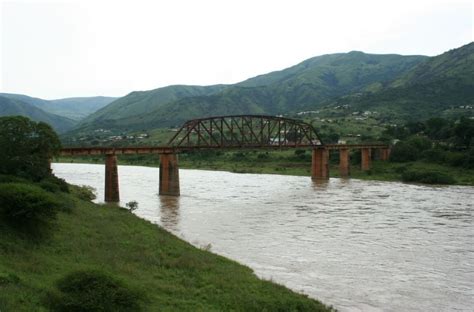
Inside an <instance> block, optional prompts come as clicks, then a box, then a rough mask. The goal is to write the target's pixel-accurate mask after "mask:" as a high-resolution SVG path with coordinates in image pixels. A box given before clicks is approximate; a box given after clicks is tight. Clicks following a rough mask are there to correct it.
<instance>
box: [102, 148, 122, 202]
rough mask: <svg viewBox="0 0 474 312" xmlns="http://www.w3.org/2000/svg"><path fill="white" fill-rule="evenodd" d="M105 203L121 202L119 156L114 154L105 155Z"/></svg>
mask: <svg viewBox="0 0 474 312" xmlns="http://www.w3.org/2000/svg"><path fill="white" fill-rule="evenodd" d="M105 201H106V202H114V203H116V202H119V201H120V193H119V182H118V169H117V156H115V155H114V154H106V155H105Z"/></svg>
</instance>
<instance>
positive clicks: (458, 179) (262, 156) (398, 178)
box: [55, 151, 474, 186]
mask: <svg viewBox="0 0 474 312" xmlns="http://www.w3.org/2000/svg"><path fill="white" fill-rule="evenodd" d="M356 155H357V154H356ZM336 156H337V154H336ZM55 161H56V162H64V163H92V164H103V163H104V160H103V158H102V157H100V156H91V157H74V158H71V157H60V158H58V159H56V160H55ZM118 162H119V164H120V165H139V166H150V167H159V157H157V156H152V155H121V156H120V157H118ZM179 165H180V168H183V169H201V170H216V171H229V172H235V173H264V174H283V175H295V176H310V175H311V157H310V155H309V153H300V154H297V153H295V152H294V151H279V152H246V153H241V152H238V153H212V154H209V153H196V154H188V155H186V154H183V155H180V158H179ZM407 171H414V172H423V173H426V172H436V173H440V174H442V175H443V176H448V177H450V178H452V179H450V180H449V181H445V182H444V184H450V185H470V186H474V170H472V169H470V170H468V169H464V168H460V167H452V166H445V165H439V164H433V163H427V162H422V161H413V162H404V163H393V162H390V161H380V160H375V161H373V162H372V168H371V170H369V171H362V170H360V161H359V159H357V157H353V163H352V164H351V174H350V177H351V178H354V179H361V180H376V181H394V182H403V181H404V179H403V173H405V172H407ZM329 173H330V176H331V177H340V176H339V168H338V159H337V157H336V158H331V163H330V169H329Z"/></svg>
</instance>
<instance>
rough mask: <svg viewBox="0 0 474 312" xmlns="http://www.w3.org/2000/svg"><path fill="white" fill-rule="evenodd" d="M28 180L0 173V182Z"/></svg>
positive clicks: (22, 181) (26, 181) (24, 181)
mask: <svg viewBox="0 0 474 312" xmlns="http://www.w3.org/2000/svg"><path fill="white" fill-rule="evenodd" d="M28 182H29V181H28V180H26V179H23V178H19V177H15V176H12V175H5V174H0V183H28Z"/></svg>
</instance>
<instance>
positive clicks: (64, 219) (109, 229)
mask: <svg viewBox="0 0 474 312" xmlns="http://www.w3.org/2000/svg"><path fill="white" fill-rule="evenodd" d="M75 193H78V188H74V191H73V192H72V193H71V194H62V195H61V198H62V200H63V201H64V202H68V203H69V206H74V208H72V209H69V211H63V212H60V213H59V214H58V216H57V220H56V221H55V223H54V224H53V227H52V229H51V231H50V235H49V236H48V237H46V238H44V239H42V240H36V239H35V240H32V239H31V238H28V237H26V236H23V235H21V234H19V233H17V232H15V231H11V230H10V229H9V228H8V227H7V226H6V225H2V223H1V222H0V254H1V257H0V311H2V312H7V311H14V312H18V311H47V310H48V309H47V308H46V306H45V301H46V299H47V297H48V294H49V293H50V292H54V288H55V284H56V282H57V281H58V280H59V279H61V278H62V277H64V276H65V275H66V274H68V273H70V272H74V271H80V270H99V271H103V272H105V273H107V274H109V275H112V276H113V277H115V278H117V279H119V280H121V281H123V282H124V283H125V284H126V285H127V286H128V287H130V288H131V289H133V290H135V291H137V292H139V293H140V294H142V295H143V298H144V299H143V301H142V303H141V305H142V309H143V310H144V311H228V310H234V311H329V310H330V309H329V308H327V307H325V306H323V305H322V304H320V303H319V302H317V301H315V300H312V299H309V298H307V297H306V296H303V295H299V294H296V293H294V292H292V291H290V290H288V289H287V288H285V287H283V286H279V285H277V284H274V283H272V282H269V281H263V280H260V279H258V278H257V277H256V276H255V275H254V274H253V272H252V270H251V269H249V268H247V267H245V266H243V265H240V264H238V263H236V262H234V261H231V260H229V259H226V258H224V257H221V256H218V255H215V254H213V253H211V252H208V251H205V250H200V249H197V248H195V247H193V246H191V245H190V244H188V243H186V242H184V241H182V240H180V239H178V238H177V237H175V236H173V235H172V234H170V233H168V232H166V231H165V230H163V229H161V228H159V227H158V226H156V225H154V224H151V223H150V222H147V221H145V220H142V219H140V218H138V217H136V216H135V215H133V214H132V213H130V212H129V211H128V210H125V209H121V208H118V207H116V206H111V205H96V204H93V203H91V202H88V201H84V200H81V199H80V198H79V197H78V196H77V195H76V194H75Z"/></svg>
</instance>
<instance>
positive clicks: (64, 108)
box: [0, 93, 117, 121]
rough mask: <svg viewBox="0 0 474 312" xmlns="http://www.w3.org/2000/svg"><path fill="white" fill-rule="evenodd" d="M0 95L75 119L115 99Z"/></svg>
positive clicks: (82, 117) (102, 97)
mask: <svg viewBox="0 0 474 312" xmlns="http://www.w3.org/2000/svg"><path fill="white" fill-rule="evenodd" d="M0 96H5V97H8V98H11V99H16V100H20V101H22V102H24V103H28V104H31V105H33V106H35V107H37V108H40V109H42V110H43V111H45V112H47V113H51V114H55V115H59V116H63V117H67V118H69V119H72V120H76V121H79V120H81V119H84V118H85V117H87V116H88V115H90V114H92V113H94V112H95V111H97V110H99V109H100V108H102V107H104V106H106V105H108V104H109V103H110V102H112V101H114V100H116V99H117V98H114V97H105V96H95V97H78V98H66V99H59V100H49V101H48V100H43V99H38V98H34V97H30V96H27V95H23V94H10V93H0Z"/></svg>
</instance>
